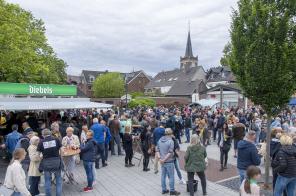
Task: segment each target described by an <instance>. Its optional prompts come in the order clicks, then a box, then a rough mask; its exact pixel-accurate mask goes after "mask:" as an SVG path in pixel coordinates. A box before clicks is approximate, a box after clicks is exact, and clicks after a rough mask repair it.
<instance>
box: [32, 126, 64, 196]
mask: <svg viewBox="0 0 296 196" xmlns="http://www.w3.org/2000/svg"><path fill="white" fill-rule="evenodd" d="M42 136H43V137H44V139H43V140H41V141H40V142H39V144H38V147H37V151H39V152H41V153H42V154H43V159H42V161H41V163H40V168H39V169H41V170H43V171H44V181H45V187H44V189H45V194H46V195H51V194H52V190H51V184H52V181H51V180H52V175H53V174H54V176H55V184H56V195H57V196H61V195H62V175H61V171H62V169H63V168H62V167H63V164H62V160H61V157H60V148H61V147H62V144H61V142H60V140H59V139H57V138H55V137H53V136H52V135H51V131H50V130H49V129H44V130H42Z"/></svg>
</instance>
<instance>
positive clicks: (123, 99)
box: [120, 94, 132, 103]
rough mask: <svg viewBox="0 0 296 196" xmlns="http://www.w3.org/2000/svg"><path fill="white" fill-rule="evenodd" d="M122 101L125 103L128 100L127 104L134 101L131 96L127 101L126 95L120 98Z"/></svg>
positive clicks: (128, 96)
mask: <svg viewBox="0 0 296 196" xmlns="http://www.w3.org/2000/svg"><path fill="white" fill-rule="evenodd" d="M120 100H121V101H122V102H125V101H126V100H127V102H128V103H129V102H130V101H131V100H132V96H131V95H129V94H127V99H126V95H123V96H122V97H121V98H120Z"/></svg>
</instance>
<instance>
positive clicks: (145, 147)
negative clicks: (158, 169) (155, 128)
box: [140, 122, 152, 172]
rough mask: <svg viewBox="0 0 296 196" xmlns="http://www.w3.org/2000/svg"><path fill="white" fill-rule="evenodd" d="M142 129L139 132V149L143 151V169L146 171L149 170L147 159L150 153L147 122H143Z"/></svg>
mask: <svg viewBox="0 0 296 196" xmlns="http://www.w3.org/2000/svg"><path fill="white" fill-rule="evenodd" d="M142 126H143V130H142V132H141V134H140V139H141V149H142V153H143V156H144V158H143V171H145V172H147V171H150V169H149V168H148V166H149V160H150V154H151V146H152V141H151V132H150V129H151V128H150V126H149V124H148V123H147V122H145V123H143V125H142Z"/></svg>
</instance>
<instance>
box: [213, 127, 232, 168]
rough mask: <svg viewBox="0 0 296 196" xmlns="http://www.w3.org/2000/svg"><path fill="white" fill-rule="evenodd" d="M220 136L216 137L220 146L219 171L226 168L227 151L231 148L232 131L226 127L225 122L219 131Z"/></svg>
mask: <svg viewBox="0 0 296 196" xmlns="http://www.w3.org/2000/svg"><path fill="white" fill-rule="evenodd" d="M220 134H221V136H219V139H218V143H217V144H218V146H219V147H220V164H221V167H220V171H223V170H224V169H227V161H228V152H229V150H230V148H231V138H232V132H231V130H229V129H228V125H227V123H226V122H225V123H224V125H223V128H222V132H220Z"/></svg>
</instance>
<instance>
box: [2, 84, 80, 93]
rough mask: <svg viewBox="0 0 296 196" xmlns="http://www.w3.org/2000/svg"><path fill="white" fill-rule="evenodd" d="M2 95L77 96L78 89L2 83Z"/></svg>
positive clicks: (53, 85)
mask: <svg viewBox="0 0 296 196" xmlns="http://www.w3.org/2000/svg"><path fill="white" fill-rule="evenodd" d="M0 94H9V95H52V96H62V95H64V96H76V95H77V87H76V86H74V85H56V84H27V83H7V82H0Z"/></svg>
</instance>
